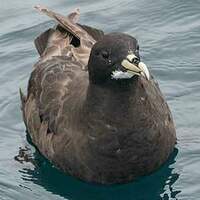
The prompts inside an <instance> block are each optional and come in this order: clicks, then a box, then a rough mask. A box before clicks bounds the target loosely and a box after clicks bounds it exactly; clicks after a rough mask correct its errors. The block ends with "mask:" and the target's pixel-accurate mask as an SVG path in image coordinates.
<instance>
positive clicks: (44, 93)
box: [21, 6, 176, 184]
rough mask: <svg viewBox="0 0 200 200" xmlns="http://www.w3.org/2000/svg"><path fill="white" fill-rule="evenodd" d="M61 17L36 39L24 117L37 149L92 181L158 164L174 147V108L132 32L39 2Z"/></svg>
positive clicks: (127, 176) (109, 180) (119, 179)
mask: <svg viewBox="0 0 200 200" xmlns="http://www.w3.org/2000/svg"><path fill="white" fill-rule="evenodd" d="M36 9H38V10H39V11H40V12H42V13H45V14H47V15H48V16H50V17H52V18H53V19H55V20H56V21H57V22H58V25H57V26H56V27H55V28H52V29H49V30H47V31H45V32H44V33H43V34H41V35H40V36H39V37H38V38H37V39H36V40H35V45H36V48H37V50H38V52H39V54H40V59H39V61H38V62H37V63H36V64H35V65H34V69H33V72H32V73H31V76H30V79H29V84H28V94H27V96H24V95H23V94H22V92H21V100H22V111H23V118H24V122H25V125H26V128H27V131H28V133H29V134H30V136H31V139H32V141H33V143H34V144H35V146H36V147H37V148H38V150H39V151H40V152H41V153H42V154H43V155H44V156H45V157H46V158H48V159H49V160H50V161H51V162H52V163H53V164H54V165H55V166H56V167H58V168H60V169H62V170H63V171H65V172H67V173H69V174H71V175H73V176H75V177H78V178H80V179H82V180H85V181H88V182H96V183H102V184H113V183H124V182H128V181H131V180H133V179H135V178H136V177H139V176H142V175H146V174H148V173H151V172H152V171H154V170H156V169H158V168H159V167H160V166H161V165H162V164H163V163H164V162H165V161H166V160H167V158H168V157H169V155H170V153H171V152H172V151H173V149H174V145H175V142H176V133H175V128H174V124H173V120H172V116H171V113H170V110H169V107H168V105H167V103H166V101H165V99H164V97H163V95H162V93H161V91H160V89H159V87H158V84H157V83H156V82H155V80H154V79H153V77H152V75H151V74H150V73H149V70H148V68H147V66H146V65H145V64H144V63H143V62H141V60H140V55H139V45H138V42H137V40H136V39H135V38H133V37H132V36H129V35H127V34H123V33H110V34H104V33H103V31H100V30H97V29H94V28H91V27H88V26H84V25H80V24H77V21H78V17H79V10H75V11H74V12H72V13H71V14H70V15H68V17H65V16H62V15H60V14H57V13H54V12H52V11H50V10H48V9H47V8H45V7H41V6H36Z"/></svg>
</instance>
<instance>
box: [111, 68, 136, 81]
mask: <svg viewBox="0 0 200 200" xmlns="http://www.w3.org/2000/svg"><path fill="white" fill-rule="evenodd" d="M133 76H134V74H132V73H130V72H123V71H120V70H116V71H114V72H113V73H112V79H116V80H117V79H129V78H132V77H133Z"/></svg>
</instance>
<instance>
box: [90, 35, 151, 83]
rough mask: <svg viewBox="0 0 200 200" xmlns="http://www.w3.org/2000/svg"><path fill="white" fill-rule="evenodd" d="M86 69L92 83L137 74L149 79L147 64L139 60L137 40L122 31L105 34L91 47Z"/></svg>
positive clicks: (131, 78)
mask: <svg viewBox="0 0 200 200" xmlns="http://www.w3.org/2000/svg"><path fill="white" fill-rule="evenodd" d="M88 71H89V78H90V81H92V82H93V83H106V82H108V81H109V82H110V81H115V82H117V81H122V80H126V81H127V80H133V79H135V78H136V79H137V77H139V76H143V77H145V78H146V79H147V80H149V79H150V74H149V70H148V68H147V66H146V65H145V64H144V63H143V62H141V60H140V55H139V45H138V42H137V40H136V39H135V38H134V37H132V36H130V35H127V34H123V33H111V34H107V35H105V36H104V37H103V38H102V40H100V41H98V42H97V43H96V44H95V45H94V46H93V47H92V50H91V53H90V58H89V61H88Z"/></svg>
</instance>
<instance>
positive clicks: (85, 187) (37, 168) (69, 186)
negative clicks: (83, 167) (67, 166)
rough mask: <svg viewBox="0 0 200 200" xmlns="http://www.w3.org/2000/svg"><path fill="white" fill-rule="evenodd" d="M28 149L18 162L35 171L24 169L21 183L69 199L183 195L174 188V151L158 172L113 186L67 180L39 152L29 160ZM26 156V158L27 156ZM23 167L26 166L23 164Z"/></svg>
mask: <svg viewBox="0 0 200 200" xmlns="http://www.w3.org/2000/svg"><path fill="white" fill-rule="evenodd" d="M26 151H27V150H26V149H20V151H19V155H18V156H16V157H15V158H16V160H19V161H20V162H21V163H23V162H22V160H23V157H25V159H24V161H26V162H27V161H28V162H32V163H33V165H34V168H33V169H30V168H28V167H27V168H26V167H24V168H23V170H22V171H21V174H22V179H23V180H25V181H31V182H34V184H37V185H40V186H42V187H43V188H45V190H47V191H49V192H51V193H53V194H56V195H60V196H62V197H64V198H66V199H73V200H80V199H95V200H98V199H103V200H106V199H109V200H110V199H115V200H124V197H126V200H129V199H131V200H157V199H164V200H166V199H177V198H176V195H177V194H178V193H179V192H180V191H177V190H175V189H174V188H173V184H174V183H175V182H176V181H177V179H178V177H179V174H177V173H175V172H174V170H173V164H174V163H175V162H176V155H177V153H178V149H177V148H175V149H174V152H173V153H172V155H171V156H170V158H169V160H168V161H167V162H166V163H165V165H163V166H162V167H161V168H160V169H159V170H158V171H157V172H154V173H153V174H151V175H149V176H145V177H142V178H140V179H138V180H136V181H135V182H132V183H128V184H121V185H113V186H102V185H96V184H89V183H85V182H82V181H79V180H77V179H76V178H74V177H71V176H67V175H65V174H63V173H62V172H61V171H59V170H58V169H56V168H55V167H53V166H52V164H50V163H49V161H48V160H46V159H45V158H44V157H43V156H42V155H41V154H40V153H39V152H38V151H37V150H36V151H35V153H33V154H32V155H31V156H30V157H31V158H29V156H27V155H26ZM24 155H25V156H24ZM24 165H26V164H25V163H24Z"/></svg>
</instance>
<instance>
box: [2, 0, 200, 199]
mask: <svg viewBox="0 0 200 200" xmlns="http://www.w3.org/2000/svg"><path fill="white" fill-rule="evenodd" d="M37 3H41V4H45V5H48V6H49V7H51V8H54V9H55V10H57V11H59V12H62V13H63V14H65V13H66V14H67V13H68V12H69V11H71V10H73V9H74V8H77V7H79V8H80V9H81V19H80V20H81V23H83V24H84V23H87V24H88V25H91V26H95V27H97V28H100V29H103V30H104V31H106V32H111V31H120V32H126V33H129V34H131V35H133V36H135V37H136V38H137V39H138V40H139V43H140V51H141V56H142V59H143V60H144V61H145V63H146V64H147V65H148V66H149V68H150V70H151V71H152V73H153V74H154V76H155V77H156V79H157V80H158V82H159V84H160V87H161V89H162V91H163V93H164V94H165V96H166V99H167V101H168V103H169V105H170V108H171V110H172V113H173V116H174V120H175V123H176V129H177V137H178V144H177V146H176V149H175V152H174V153H173V155H172V156H171V157H170V159H169V161H168V162H167V163H166V164H165V165H164V166H163V167H162V168H161V169H160V170H158V171H157V172H155V173H153V174H152V175H150V176H146V177H143V178H141V179H139V180H138V181H136V182H133V183H130V184H126V185H117V186H112V187H103V186H98V185H91V184H87V183H83V182H81V181H79V180H77V179H75V178H72V177H69V176H66V175H64V174H63V173H62V172H60V171H58V170H57V169H55V168H54V167H53V166H51V165H50V163H49V162H48V161H47V160H45V159H44V158H43V157H42V156H41V155H40V154H39V153H38V152H37V151H36V150H35V148H34V147H33V146H32V145H31V144H29V143H28V142H27V138H26V132H25V126H24V124H23V122H22V117H21V112H20V101H19V93H18V90H19V87H21V88H22V89H23V90H24V91H25V89H26V85H27V81H28V77H29V75H30V72H31V70H32V65H33V64H34V63H35V62H36V61H37V59H38V55H37V52H36V50H35V47H34V45H33V40H34V38H35V37H36V36H37V35H38V34H40V33H41V32H43V31H44V30H45V29H47V28H49V27H51V26H53V25H54V23H53V22H52V21H50V20H49V19H48V18H47V17H45V16H42V15H39V14H38V13H37V12H36V11H34V9H33V6H34V5H35V4H37ZM199 8H200V1H199V0H192V1H186V0H182V1H180V0H174V1H172V0H168V1H167V0H160V1H153V0H140V1H136V0H125V1H122V0H121V1H119V0H115V1H114V0H109V1H106V0H103V1H99V2H96V1H92V0H88V1H80V0H73V1H62V0H57V1H50V0H41V1H40V2H39V1H37V0H36V1H34V0H29V1H22V0H15V1H11V0H0V70H1V71H0V199H1V200H11V199H12V200H23V199H24V200H27V199H28V200H29V199H39V200H44V199H58V200H60V199H72V200H93V199H95V200H111V199H115V200H122V199H123V200H124V199H126V200H159V199H164V200H167V199H179V200H197V199H200V182H199V180H200V172H199V166H200V156H199V155H200V123H199V122H200V112H199V110H200V89H199V88H200V64H199V61H200V41H199V35H200V12H199ZM20 149H27V150H25V152H26V154H28V157H29V159H27V161H28V162H22V163H20V162H18V161H16V160H15V159H14V157H15V156H16V155H18V154H19V150H20ZM20 152H21V154H23V152H24V150H21V151H20Z"/></svg>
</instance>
